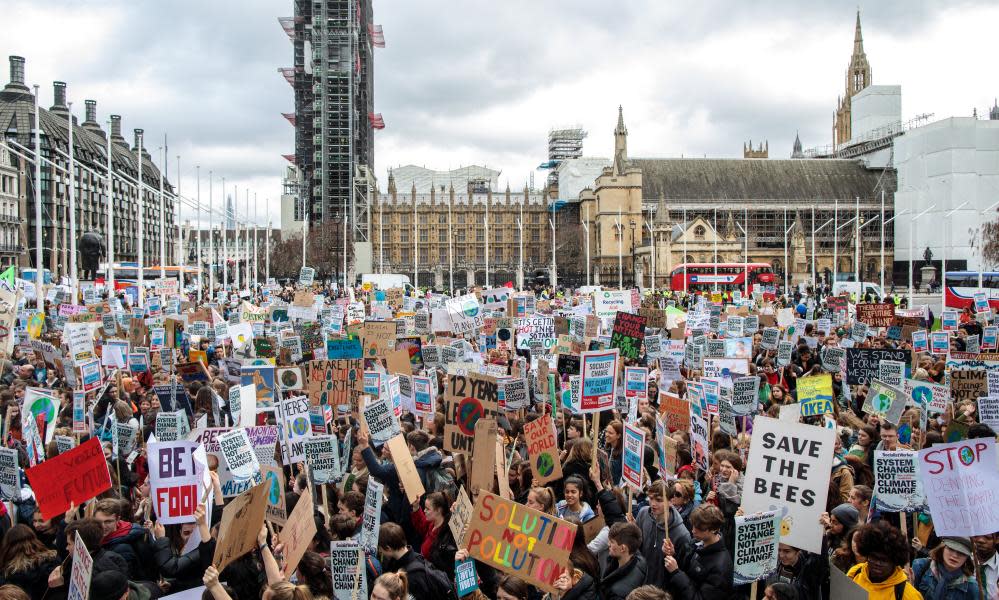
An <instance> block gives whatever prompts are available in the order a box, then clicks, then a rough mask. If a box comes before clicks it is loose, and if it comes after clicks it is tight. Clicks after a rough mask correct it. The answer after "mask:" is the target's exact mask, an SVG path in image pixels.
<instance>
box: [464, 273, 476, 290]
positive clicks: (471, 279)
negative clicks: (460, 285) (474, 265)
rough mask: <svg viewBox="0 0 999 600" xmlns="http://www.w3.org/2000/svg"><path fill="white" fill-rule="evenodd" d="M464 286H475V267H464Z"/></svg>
mask: <svg viewBox="0 0 999 600" xmlns="http://www.w3.org/2000/svg"><path fill="white" fill-rule="evenodd" d="M465 287H467V288H473V287H475V269H465Z"/></svg>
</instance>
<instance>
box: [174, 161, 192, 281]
mask: <svg viewBox="0 0 999 600" xmlns="http://www.w3.org/2000/svg"><path fill="white" fill-rule="evenodd" d="M173 201H174V203H175V207H176V209H177V218H176V219H175V220H174V223H175V224H176V225H177V233H178V235H180V256H176V257H174V258H175V259H177V261H178V262H179V263H180V269H179V270H178V271H177V291H178V292H180V293H183V292H184V280H185V279H186V277H185V273H184V271H185V270H186V268H187V250H186V249H185V248H184V230H183V221H182V219H181V207H182V206H183V205H184V204H183V202H182V201H181V196H180V155H179V154H178V155H177V193H176V195H175V196H174V200H173ZM188 235H190V234H188Z"/></svg>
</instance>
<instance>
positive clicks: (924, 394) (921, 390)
mask: <svg viewBox="0 0 999 600" xmlns="http://www.w3.org/2000/svg"><path fill="white" fill-rule="evenodd" d="M912 400H913V402H915V403H916V404H921V405H923V406H926V405H927V404H929V403H930V401H931V400H933V390H931V389H930V388H928V387H923V386H919V387H915V388H912Z"/></svg>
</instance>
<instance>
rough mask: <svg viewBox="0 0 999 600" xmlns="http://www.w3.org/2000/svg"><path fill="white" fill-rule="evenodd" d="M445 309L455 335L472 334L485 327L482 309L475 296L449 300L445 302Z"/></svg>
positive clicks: (469, 295)
mask: <svg viewBox="0 0 999 600" xmlns="http://www.w3.org/2000/svg"><path fill="white" fill-rule="evenodd" d="M444 308H445V309H446V310H447V316H448V318H449V319H450V320H451V331H453V332H454V333H458V334H464V333H470V332H472V331H475V330H476V329H479V328H480V327H482V325H483V318H482V309H481V307H480V306H479V300H478V299H477V298H476V297H475V294H466V295H464V296H458V297H457V298H448V299H447V300H445V301H444Z"/></svg>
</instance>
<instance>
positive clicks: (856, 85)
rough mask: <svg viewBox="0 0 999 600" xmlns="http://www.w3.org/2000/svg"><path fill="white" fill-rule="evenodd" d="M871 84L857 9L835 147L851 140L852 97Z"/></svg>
mask: <svg viewBox="0 0 999 600" xmlns="http://www.w3.org/2000/svg"><path fill="white" fill-rule="evenodd" d="M869 85H871V65H870V63H868V62H867V54H865V53H864V35H863V33H861V31H860V11H859V10H858V11H857V25H856V27H855V29H854V32H853V55H851V56H850V66H848V67H847V68H846V86H845V89H844V93H843V95H842V96H841V97H839V98H838V99H837V107H836V114H835V115H834V117H833V147H834V148H835V147H838V146H840V145H841V144H845V143H846V142H848V141H850V138H851V136H852V131H851V130H850V113H851V111H850V106H851V98H853V96H854V95H855V94H856V93H857V92H859V91H860V90H862V89H864V88H866V87H867V86H869Z"/></svg>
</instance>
